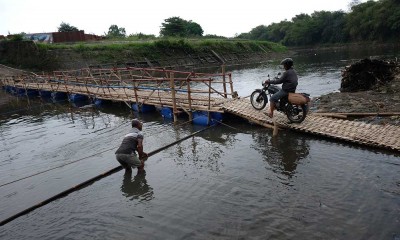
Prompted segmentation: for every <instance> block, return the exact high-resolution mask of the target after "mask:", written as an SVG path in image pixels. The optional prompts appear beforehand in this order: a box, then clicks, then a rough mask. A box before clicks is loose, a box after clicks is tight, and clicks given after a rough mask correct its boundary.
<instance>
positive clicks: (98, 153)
mask: <svg viewBox="0 0 400 240" xmlns="http://www.w3.org/2000/svg"><path fill="white" fill-rule="evenodd" d="M194 119H196V118H194ZM194 119H193V120H194ZM193 120H189V121H186V122H184V123H181V124H179V125H176V126H183V125H185V124H188V123H190V122H192V121H193ZM220 123H221V124H222V122H220ZM162 132H163V131H162ZM162 132H159V133H158V134H160V133H162ZM150 136H154V135H150ZM115 148H116V146H115V147H112V148H109V149H106V150H103V151H100V152H97V153H95V154H92V155H89V156H86V157H83V158H80V159H77V160H74V161H72V162H69V163H66V164H63V165H60V166H56V167H53V168H49V169H47V170H44V171H41V172H37V173H34V174H31V175H28V176H25V177H22V178H18V179H16V180H13V181H10V182H7V183H4V184H1V185H0V188H1V187H4V186H7V185H10V184H11V183H16V182H19V181H22V180H24V179H27V178H31V177H34V176H37V175H40V174H43V173H46V172H50V171H52V170H55V169H57V168H62V167H65V166H68V165H70V164H73V163H77V162H80V161H82V160H86V159H89V158H91V157H94V156H97V155H100V154H102V153H105V152H108V151H111V150H114V149H115Z"/></svg>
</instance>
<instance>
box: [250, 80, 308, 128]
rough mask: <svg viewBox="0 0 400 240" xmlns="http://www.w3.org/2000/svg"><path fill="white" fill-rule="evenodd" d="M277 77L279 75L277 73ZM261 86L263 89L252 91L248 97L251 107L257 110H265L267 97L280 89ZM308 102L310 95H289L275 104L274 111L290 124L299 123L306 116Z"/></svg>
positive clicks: (266, 84) (268, 85) (265, 84)
mask: <svg viewBox="0 0 400 240" xmlns="http://www.w3.org/2000/svg"><path fill="white" fill-rule="evenodd" d="M279 75H280V73H278V76H279ZM268 78H269V75H268ZM261 84H262V86H263V88H262V89H256V90H254V92H253V93H252V94H251V96H250V102H251V105H252V106H253V107H254V108H255V109H257V110H262V109H264V108H265V106H266V105H267V103H268V96H267V95H269V97H271V96H272V95H273V94H275V93H277V92H279V91H280V90H281V88H280V87H278V86H275V85H271V84H269V83H265V82H264V81H262V82H261ZM308 102H310V95H309V94H307V93H289V95H288V96H286V97H283V98H281V99H280V100H279V102H278V103H277V104H276V110H277V111H279V112H282V113H284V114H285V115H286V116H287V118H288V119H289V121H290V122H291V123H301V122H303V121H304V119H305V118H306V116H307V111H308Z"/></svg>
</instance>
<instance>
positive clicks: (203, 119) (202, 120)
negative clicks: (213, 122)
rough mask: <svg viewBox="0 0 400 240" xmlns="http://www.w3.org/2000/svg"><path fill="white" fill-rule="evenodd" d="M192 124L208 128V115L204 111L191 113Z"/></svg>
mask: <svg viewBox="0 0 400 240" xmlns="http://www.w3.org/2000/svg"><path fill="white" fill-rule="evenodd" d="M193 124H196V125H201V126H208V114H207V112H205V111H196V112H193Z"/></svg>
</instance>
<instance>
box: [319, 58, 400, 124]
mask: <svg viewBox="0 0 400 240" xmlns="http://www.w3.org/2000/svg"><path fill="white" fill-rule="evenodd" d="M394 64H395V67H394V68H393V69H392V73H391V75H392V76H391V78H390V79H389V80H385V81H383V80H380V79H378V80H377V81H376V83H375V84H372V85H371V86H369V89H368V90H365V89H363V86H365V85H366V79H367V78H366V77H365V75H366V74H370V75H372V74H371V73H373V72H372V71H371V68H369V69H367V70H365V73H364V72H362V73H361V74H360V76H361V77H362V79H361V81H359V82H358V83H357V84H358V85H359V87H360V89H362V90H358V89H355V90H354V91H343V89H342V91H341V92H336V93H330V94H326V95H323V96H321V97H318V98H315V99H313V100H312V106H313V112H318V113H376V115H375V116H367V114H366V116H362V114H360V116H357V119H355V120H361V121H366V122H369V123H373V124H387V123H390V124H394V125H400V116H399V115H398V113H400V65H399V63H394ZM363 71H364V70H363ZM360 72H361V71H360ZM343 74H344V75H345V73H343ZM381 79H383V77H381ZM343 85H344V81H343V80H342V88H343ZM367 85H368V84H367ZM382 113H385V114H390V113H393V115H391V116H380V115H379V114H382ZM352 118H355V117H354V116H353V117H352Z"/></svg>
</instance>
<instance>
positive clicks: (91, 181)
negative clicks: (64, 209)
mask: <svg viewBox="0 0 400 240" xmlns="http://www.w3.org/2000/svg"><path fill="white" fill-rule="evenodd" d="M213 126H215V125H211V126H209V127H206V128H203V129H201V130H199V131H196V132H194V133H192V134H190V135H188V136H186V137H183V138H181V139H179V140H177V141H175V142H173V143H170V144H168V145H166V146H164V147H161V148H159V149H156V150H154V151H152V152H150V153H148V156H149V157H150V156H152V155H154V154H156V153H159V152H161V151H162V150H164V149H167V148H169V147H171V146H173V145H175V144H178V143H180V142H182V141H184V140H186V139H188V138H191V137H193V136H194V135H196V134H199V133H201V132H203V131H205V130H208V129H210V128H212V127H213ZM122 169H123V167H122V166H118V167H115V168H113V169H111V170H108V171H107V172H104V173H102V174H100V175H98V176H96V177H93V178H91V179H89V180H86V181H84V182H82V183H80V184H78V185H76V186H74V187H72V188H70V189H67V190H65V191H63V192H61V193H58V194H56V195H54V196H52V197H50V198H48V199H46V200H44V201H43V202H40V203H38V204H36V205H33V206H32V207H29V208H27V209H25V210H23V211H21V212H19V213H17V214H15V215H13V216H11V217H9V218H7V219H4V220H2V221H1V222H0V226H3V225H5V224H7V223H9V222H11V221H13V220H15V219H16V218H18V217H21V216H23V215H25V214H28V213H30V212H32V211H33V210H35V209H37V208H40V207H42V206H44V205H46V204H48V203H50V202H53V201H55V200H57V199H59V198H62V197H65V196H67V195H68V194H70V193H72V192H75V191H78V190H80V189H82V188H84V187H86V186H88V185H90V184H92V183H94V182H95V181H97V180H100V179H102V178H105V177H107V176H110V175H111V174H113V173H116V172H118V171H120V170H122Z"/></svg>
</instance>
